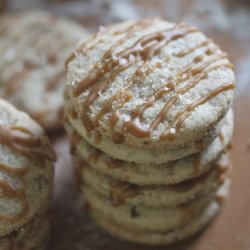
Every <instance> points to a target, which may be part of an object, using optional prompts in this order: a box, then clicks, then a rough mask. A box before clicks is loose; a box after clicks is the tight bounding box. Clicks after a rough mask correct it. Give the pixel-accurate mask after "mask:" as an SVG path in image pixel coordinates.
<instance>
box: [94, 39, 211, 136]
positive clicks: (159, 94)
mask: <svg viewBox="0 0 250 250" xmlns="http://www.w3.org/2000/svg"><path fill="white" fill-rule="evenodd" d="M209 43H211V39H206V40H204V41H203V42H201V43H200V44H199V45H196V46H194V47H192V48H190V49H189V50H187V51H185V52H183V53H178V54H177V56H178V57H183V56H186V55H188V54H189V53H192V52H194V51H195V50H196V49H198V48H201V47H204V46H207V45H209ZM167 61H169V58H166V59H165V60H164V61H163V62H156V63H155V65H153V66H150V64H147V61H145V62H144V63H143V64H142V66H141V67H139V68H138V69H137V70H136V71H135V73H134V74H133V76H132V77H131V79H130V80H129V83H128V84H127V85H126V86H125V87H124V88H123V89H122V90H120V91H119V92H118V93H116V95H114V96H113V97H112V99H111V100H109V101H108V102H107V105H108V107H107V106H106V103H105V104H104V106H103V109H102V110H101V111H100V112H99V113H98V114H97V117H96V119H95V127H97V126H98V124H99V120H100V119H101V117H102V116H103V115H105V114H106V113H107V112H108V111H110V109H111V108H112V104H113V100H116V99H117V98H118V96H119V95H120V92H123V91H124V89H127V88H128V87H129V86H130V85H131V84H133V83H134V79H135V77H137V76H139V75H140V76H141V77H143V79H145V77H146V75H148V74H149V73H150V72H151V71H153V69H154V68H156V67H163V65H164V63H166V62H167ZM145 66H147V67H145ZM144 67H145V68H146V69H145V72H144V74H143V75H142V73H141V72H142V70H143V69H144ZM143 79H142V80H143ZM170 89H174V85H173V84H171V83H167V86H166V87H165V88H163V90H161V91H158V92H157V93H156V94H155V95H154V96H152V97H150V98H149V100H148V101H146V104H145V105H142V106H141V107H140V108H139V110H135V113H134V114H132V119H135V123H136V124H137V127H138V126H139V127H140V131H145V132H146V135H148V133H149V131H146V130H144V129H142V126H140V124H139V118H138V117H137V116H139V115H140V114H142V113H143V112H144V111H145V110H146V109H147V108H148V107H151V106H152V105H153V103H154V101H155V100H157V99H160V98H161V97H162V96H163V94H164V92H170V91H169V90H170ZM111 117H112V118H111V119H110V120H111V121H112V120H115V121H118V119H116V118H117V115H116V114H115V113H113V114H112V115H111ZM111 124H114V122H111ZM130 125H131V124H130ZM128 126H129V125H128ZM113 127H114V126H112V127H111V129H112V128H113ZM113 137H114V136H113Z"/></svg>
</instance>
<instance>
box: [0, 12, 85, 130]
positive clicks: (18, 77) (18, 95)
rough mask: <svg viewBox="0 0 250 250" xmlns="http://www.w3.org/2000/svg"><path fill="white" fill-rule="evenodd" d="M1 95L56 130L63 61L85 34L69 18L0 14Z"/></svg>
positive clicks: (59, 110)
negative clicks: (0, 15)
mask: <svg viewBox="0 0 250 250" xmlns="http://www.w3.org/2000/svg"><path fill="white" fill-rule="evenodd" d="M0 32H1V39H0V57H1V61H0V97H1V98H4V99H6V100H8V101H10V102H11V103H12V104H14V105H15V106H16V107H18V108H19V109H21V110H23V111H25V112H27V113H28V114H30V115H31V116H32V117H33V118H34V119H35V120H36V121H37V122H39V123H40V125H42V126H43V127H44V128H45V129H46V131H52V130H56V129H58V128H60V127H61V126H62V124H61V111H62V108H63V89H64V82H65V71H64V61H65V58H66V55H68V53H69V52H70V51H71V49H72V46H74V45H75V43H76V42H77V41H78V40H80V39H81V38H82V37H83V35H84V33H85V32H84V29H83V28H82V27H81V26H80V25H78V24H76V23H74V22H73V21H69V20H65V19H64V18H59V17H56V16H54V15H52V14H49V13H47V12H38V11H30V12H25V13H21V14H16V15H3V16H2V17H0Z"/></svg>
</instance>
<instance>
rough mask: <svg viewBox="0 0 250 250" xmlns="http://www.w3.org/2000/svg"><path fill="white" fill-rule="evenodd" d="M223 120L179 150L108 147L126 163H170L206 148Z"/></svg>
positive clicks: (75, 125)
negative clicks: (122, 156) (129, 161)
mask: <svg viewBox="0 0 250 250" xmlns="http://www.w3.org/2000/svg"><path fill="white" fill-rule="evenodd" d="M66 106H67V105H66ZM67 110H68V111H67ZM69 110H70V109H69V107H68V108H67V107H66V111H65V112H66V115H65V117H66V119H67V120H68V121H69V123H70V124H71V127H73V129H74V130H75V131H77V133H78V134H80V135H81V131H82V129H81V122H80V121H79V120H77V119H74V118H73V117H72V111H69ZM225 120H226V119H224V118H223V119H222V120H221V121H220V122H219V123H218V124H217V125H216V126H215V127H214V128H212V129H211V130H210V131H209V133H207V135H206V136H204V137H203V138H202V139H200V140H199V141H196V142H195V143H192V144H190V145H186V146H182V147H179V148H171V149H168V148H162V149H161V150H159V149H157V148H153V149H151V150H150V151H148V150H147V149H143V148H140V149H139V148H136V147H133V146H129V147H126V149H125V147H124V145H121V144H116V145H115V146H112V145H110V147H113V150H112V154H111V156H112V157H113V158H116V159H121V158H120V156H121V152H122V154H126V158H125V159H122V160H124V161H127V160H128V159H129V160H130V159H131V161H133V162H136V163H140V164H150V163H151V164H161V163H167V162H170V161H175V160H178V159H181V158H184V157H185V156H188V155H191V154H195V153H197V152H199V151H200V150H201V149H203V148H205V147H207V146H208V145H209V144H210V143H211V142H212V141H213V140H214V139H215V138H216V137H217V136H219V134H220V132H221V129H222V126H223V123H225ZM66 123H67V122H66ZM85 141H87V140H85ZM89 144H90V143H89ZM94 147H95V146H94ZM124 150H125V151H124ZM102 151H103V152H105V153H107V154H109V152H106V151H105V149H102ZM142 156H143V157H142Z"/></svg>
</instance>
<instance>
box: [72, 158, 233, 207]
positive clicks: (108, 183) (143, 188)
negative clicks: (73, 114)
mask: <svg viewBox="0 0 250 250" xmlns="http://www.w3.org/2000/svg"><path fill="white" fill-rule="evenodd" d="M228 166H230V160H229V155H228V154H225V155H223V156H221V157H220V158H219V159H218V160H217V161H216V162H214V163H213V166H212V167H211V169H210V170H209V171H208V172H207V173H206V174H203V175H201V176H198V177H196V178H193V179H190V180H188V181H183V182H181V183H178V184H175V185H159V184H158V185H157V184H156V185H136V184H131V183H130V182H128V181H120V180H118V179H115V178H112V177H111V176H107V175H104V174H101V173H99V172H98V171H97V170H94V169H92V168H90V167H89V166H88V165H87V163H85V166H84V167H82V166H80V169H77V171H76V173H78V180H79V182H78V185H79V188H80V189H81V191H82V192H84V189H85V188H86V187H89V188H91V189H93V190H95V191H96V192H98V193H99V194H102V195H104V196H106V197H107V199H109V200H110V202H111V203H112V204H113V205H114V206H119V205H122V204H123V203H128V204H131V205H135V206H136V205H138V204H139V205H144V206H148V207H176V206H178V205H180V204H184V203H188V202H191V201H192V200H194V199H198V198H199V197H202V196H205V195H207V194H209V193H214V192H215V191H216V190H217V189H218V186H219V181H218V180H219V179H220V178H221V175H224V174H225V172H226V171H227V168H228ZM76 167H77V166H76ZM78 167H79V166H78Z"/></svg>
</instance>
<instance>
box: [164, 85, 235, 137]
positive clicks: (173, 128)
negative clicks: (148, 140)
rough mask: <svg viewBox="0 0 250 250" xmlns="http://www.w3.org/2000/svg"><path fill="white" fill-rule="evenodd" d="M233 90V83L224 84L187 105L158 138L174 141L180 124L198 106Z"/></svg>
mask: <svg viewBox="0 0 250 250" xmlns="http://www.w3.org/2000/svg"><path fill="white" fill-rule="evenodd" d="M234 88H235V83H234V82H229V83H226V84H224V85H222V86H219V87H217V88H215V89H214V90H212V91H211V92H209V93H208V94H206V95H205V96H203V97H201V98H200V99H198V100H197V101H195V102H193V103H191V104H189V105H187V107H186V108H185V109H184V110H182V111H179V112H178V113H177V114H176V116H175V117H174V118H173V119H172V121H171V123H170V125H169V128H167V129H166V131H165V132H164V133H163V134H162V135H161V136H160V139H166V138H167V139H170V140H174V139H175V138H176V133H177V132H178V131H179V130H180V128H181V127H182V124H183V123H184V121H185V120H186V119H187V117H188V116H189V115H190V114H191V112H192V111H193V110H194V109H195V108H196V107H198V106H200V105H202V104H204V103H206V102H208V101H209V100H211V99H212V98H214V97H216V96H218V95H219V94H221V93H222V92H225V91H229V90H233V89H234Z"/></svg>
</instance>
